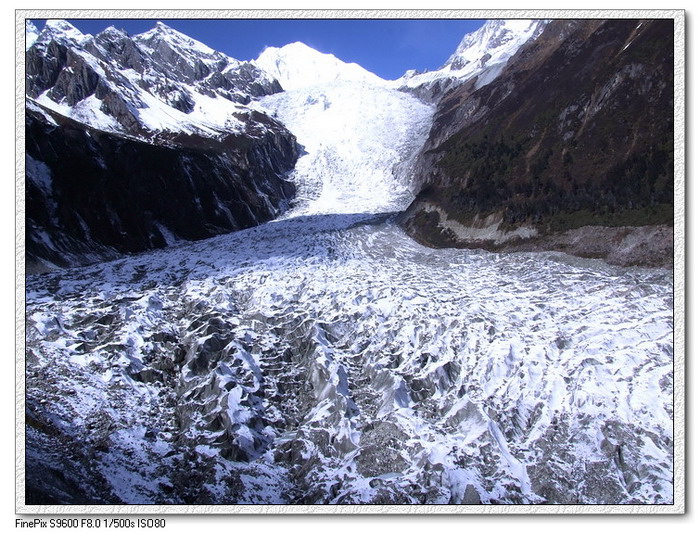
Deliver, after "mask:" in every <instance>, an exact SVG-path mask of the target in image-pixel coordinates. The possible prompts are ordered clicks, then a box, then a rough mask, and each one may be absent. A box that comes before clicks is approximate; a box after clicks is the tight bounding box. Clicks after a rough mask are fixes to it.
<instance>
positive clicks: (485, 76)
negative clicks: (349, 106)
mask: <svg viewBox="0 0 700 533" xmlns="http://www.w3.org/2000/svg"><path fill="white" fill-rule="evenodd" d="M547 22H548V21H546V20H489V21H487V22H486V24H484V25H483V26H482V27H481V28H479V29H478V30H476V31H474V32H472V33H469V34H467V35H465V36H464V38H463V39H462V42H461V43H460V44H459V46H458V47H457V50H455V52H454V53H453V54H452V55H451V56H450V57H449V58H448V60H447V61H446V62H445V64H444V65H443V66H442V67H440V68H439V69H437V70H434V71H429V72H422V73H420V72H417V71H415V70H409V71H408V72H406V74H404V75H403V76H402V77H401V78H399V79H398V80H396V81H394V86H396V87H398V88H401V89H403V90H408V91H412V92H414V93H416V94H419V95H420V96H422V97H424V98H426V99H428V100H435V99H437V98H439V97H440V96H441V95H442V94H444V93H445V92H446V91H447V90H449V89H451V88H453V87H455V86H456V85H459V84H461V83H465V82H467V81H469V80H472V79H474V80H475V82H474V86H475V88H477V89H478V88H479V87H483V86H484V85H487V84H489V83H491V82H492V81H493V80H494V79H496V78H497V77H498V75H499V74H500V73H501V72H502V71H503V69H504V68H505V66H506V64H507V62H508V60H509V59H510V58H511V57H512V56H513V55H514V54H515V53H516V52H517V51H518V50H519V49H520V48H521V47H522V46H523V45H524V44H525V43H526V42H528V41H530V40H532V39H536V38H537V37H538V36H539V35H540V34H541V33H542V30H543V29H544V27H545V25H546V24H547Z"/></svg>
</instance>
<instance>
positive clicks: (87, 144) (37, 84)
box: [26, 21, 299, 270]
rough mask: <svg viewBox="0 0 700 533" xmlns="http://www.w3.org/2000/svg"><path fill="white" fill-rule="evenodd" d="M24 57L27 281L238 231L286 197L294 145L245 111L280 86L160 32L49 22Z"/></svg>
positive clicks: (272, 123) (274, 211) (31, 34)
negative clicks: (55, 270) (92, 31)
mask: <svg viewBox="0 0 700 533" xmlns="http://www.w3.org/2000/svg"><path fill="white" fill-rule="evenodd" d="M27 45H28V49H27V54H26V94H27V113H26V116H27V123H26V132H27V137H26V149H27V164H26V168H27V174H26V184H27V224H26V228H27V232H26V246H27V266H28V268H29V269H30V270H31V269H43V268H50V267H52V266H56V265H58V266H68V265H74V264H80V263H84V262H90V261H95V260H99V259H100V258H102V259H104V258H109V257H114V256H116V255H117V254H120V253H124V252H138V251H142V250H146V249H150V248H154V247H161V246H164V245H166V244H167V243H169V242H173V241H177V240H180V239H197V238H204V237H208V236H212V235H216V234H219V233H224V232H227V231H232V230H236V229H240V228H243V227H249V226H251V225H255V224H258V223H260V222H262V221H265V220H269V219H271V218H272V217H274V216H276V215H278V214H279V213H280V212H281V211H282V210H284V209H285V206H286V204H287V202H288V201H289V199H290V198H291V197H292V196H293V193H294V188H293V186H292V185H291V184H290V183H289V182H288V181H287V180H286V174H287V172H289V171H290V170H291V169H292V168H293V167H294V164H295V162H296V158H297V157H298V153H299V148H298V146H297V144H296V139H295V138H294V136H293V135H292V134H290V133H289V132H288V131H287V130H286V129H285V128H284V126H282V124H280V123H279V122H278V121H276V120H274V119H272V118H271V117H269V116H267V115H265V114H264V113H261V112H260V111H256V110H253V109H251V108H250V106H249V105H248V104H250V103H251V101H252V100H253V99H255V98H257V97H260V96H263V95H266V94H272V93H275V92H278V91H280V90H281V87H280V85H279V83H278V82H277V81H276V80H274V79H273V78H271V77H270V76H269V75H267V74H266V73H264V72H263V71H261V70H260V69H259V68H257V67H256V66H254V65H253V64H252V63H249V62H240V61H237V60H235V59H232V58H230V57H227V56H225V55H224V54H222V53H220V52H216V51H214V50H212V49H210V48H208V47H206V46H205V45H203V44H201V43H199V42H197V41H194V40H193V39H191V38H189V37H187V36H185V35H183V34H181V33H179V32H177V31H175V30H173V29H172V28H169V27H168V26H166V25H164V24H162V23H158V24H157V25H156V27H155V28H154V29H153V30H150V31H148V32H146V33H143V34H140V35H136V36H133V37H130V36H128V35H127V34H126V33H124V32H122V31H119V30H116V29H114V28H108V29H106V30H104V31H103V32H101V33H100V34H98V35H96V36H94V37H93V36H91V35H83V34H82V33H80V32H79V31H78V30H77V29H76V28H74V27H73V26H72V25H70V24H69V23H67V22H65V21H48V22H47V24H46V27H45V28H44V29H43V30H42V31H41V32H40V33H38V34H37V32H36V29H35V28H34V29H32V27H28V32H27ZM166 190H167V194H164V192H163V191H166Z"/></svg>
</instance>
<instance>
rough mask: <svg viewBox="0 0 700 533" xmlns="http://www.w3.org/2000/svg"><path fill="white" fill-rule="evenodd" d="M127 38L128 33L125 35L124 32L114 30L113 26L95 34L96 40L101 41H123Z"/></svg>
mask: <svg viewBox="0 0 700 533" xmlns="http://www.w3.org/2000/svg"><path fill="white" fill-rule="evenodd" d="M128 36H129V34H128V33H126V32H125V31H124V30H120V29H118V28H116V27H115V26H108V27H106V28H105V29H104V30H102V31H101V32H100V33H98V34H97V38H103V39H123V38H125V37H128Z"/></svg>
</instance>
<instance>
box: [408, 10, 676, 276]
mask: <svg viewBox="0 0 700 533" xmlns="http://www.w3.org/2000/svg"><path fill="white" fill-rule="evenodd" d="M672 106H673V23H672V21H667V20H653V21H652V20H607V21H603V20H597V21H591V20H589V21H571V20H558V21H553V22H551V23H550V24H548V25H547V26H546V27H545V29H544V30H543V32H542V34H541V35H540V36H539V37H538V38H537V39H534V40H531V41H530V42H529V43H528V44H527V45H525V46H523V47H522V48H521V49H520V50H519V51H518V53H517V54H516V55H515V56H513V57H512V58H511V60H510V61H509V63H508V66H507V67H506V68H505V70H504V71H503V72H502V74H501V75H500V76H499V77H498V78H497V79H495V80H494V81H492V82H491V83H490V84H488V85H486V86H483V87H477V86H475V85H474V84H463V85H461V86H460V87H458V88H456V89H454V90H453V91H451V92H448V93H447V94H445V95H444V97H443V98H442V99H441V100H440V102H439V104H438V107H437V112H436V115H435V119H434V124H433V128H432V130H431V133H430V136H429V139H428V142H427V143H426V145H425V147H424V150H423V154H422V156H421V157H420V159H419V164H418V167H417V170H416V172H417V174H418V175H419V182H418V183H417V185H416V190H417V191H419V192H420V194H419V195H418V197H417V199H416V201H415V202H414V204H413V205H412V206H411V208H410V209H409V212H408V213H407V215H406V219H405V225H406V227H407V228H408V231H409V232H410V233H411V234H412V235H414V236H416V237H417V238H418V239H420V240H421V241H423V242H426V243H431V244H433V245H456V246H486V247H491V248H497V249H512V248H514V247H515V246H517V247H520V248H523V247H529V249H541V248H548V247H554V248H555V249H561V250H564V251H570V252H575V253H583V254H590V255H594V256H602V257H606V256H609V255H610V254H613V255H615V254H616V253H617V252H618V251H619V247H618V246H617V244H618V243H619V241H622V240H624V239H625V238H626V237H627V236H628V235H629V234H630V232H635V231H637V230H632V229H631V228H630V227H634V226H646V225H662V226H664V225H665V226H666V227H667V229H666V230H659V231H661V232H662V234H663V238H662V239H656V242H655V243H654V242H652V241H649V240H648V239H645V238H644V234H648V233H650V232H649V231H641V234H640V235H639V239H635V238H633V239H632V241H635V240H638V241H639V242H641V243H642V246H647V247H648V246H652V247H654V246H655V248H654V249H653V250H652V253H651V254H650V255H651V256H653V257H654V258H653V259H652V262H651V263H650V264H667V265H668V264H670V261H671V256H672V231H671V229H670V227H669V226H670V225H671V223H672V216H673V208H672V202H673V111H672V110H673V107H672ZM584 226H607V227H619V228H621V229H620V230H619V231H617V232H614V233H613V234H612V235H611V237H610V239H609V242H608V243H607V244H608V245H607V246H603V247H602V249H600V248H601V247H600V246H598V247H596V246H587V247H586V246H583V247H577V246H575V245H574V244H573V243H574V241H579V242H581V241H585V240H586V238H587V237H586V232H587V231H588V230H581V229H580V228H582V227H584ZM567 232H572V233H567ZM637 232H638V231H637ZM588 233H590V231H588ZM638 233H639V232H638ZM565 234H566V235H568V237H565V236H564V235H565ZM557 235H558V237H557ZM588 240H589V241H591V240H595V238H593V239H591V238H588ZM523 241H527V243H525V242H523ZM632 241H629V242H632ZM514 243H517V245H516V244H514ZM596 248H598V249H596ZM632 248H634V246H632ZM637 252H638V250H637ZM637 252H634V251H631V253H630V254H628V256H625V257H623V256H619V254H618V256H619V258H618V260H619V261H620V262H622V263H623V264H625V263H630V262H633V263H637V264H645V260H644V257H643V255H644V254H640V253H637ZM623 255H624V254H623Z"/></svg>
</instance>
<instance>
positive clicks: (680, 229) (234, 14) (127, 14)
mask: <svg viewBox="0 0 700 533" xmlns="http://www.w3.org/2000/svg"><path fill="white" fill-rule="evenodd" d="M28 18H34V19H46V18H124V19H127V18H147V19H156V18H171V19H173V18H212V19H216V18H239V19H265V18H297V19H311V18H315V19H332V18H354V19H373V18H378V19H379V18H383V19H402V18H423V19H432V18H434V19H437V18H464V19H469V18H472V19H489V18H534V19H537V18H542V19H557V18H559V19H562V18H566V19H586V18H588V19H613V18H646V19H659V18H666V19H673V21H674V141H675V147H674V267H673V280H674V281H673V294H674V313H673V320H674V331H673V333H674V334H673V354H674V362H673V372H674V388H673V390H674V399H673V405H674V417H673V418H674V421H673V435H674V436H673V438H674V445H673V446H674V447H673V457H674V476H673V501H674V503H673V504H672V505H651V504H650V505H549V506H541V505H497V506H491V505H476V506H474V505H469V506H462V505H192V506H184V505H26V504H25V503H24V489H25V483H24V479H25V477H24V473H25V468H24V467H25V465H24V451H25V449H24V430H25V427H24V411H25V383H24V378H25V316H24V315H25V303H26V302H25V292H24V289H25V261H24V254H25V245H24V243H25V240H24V235H25V233H24V231H25V227H24V221H25V217H24V215H25V203H24V190H25V189H24V160H25V159H24V155H25V153H24V152H25V144H24V140H25V129H24V128H25V122H24V109H25V100H24V94H25V64H24V54H25V48H24V39H25V23H24V21H25V19H28ZM15 39H16V40H15V46H16V47H15V66H16V69H15V78H16V79H15V81H16V83H15V119H16V122H15V129H16V132H17V137H16V144H15V158H16V159H15V200H16V211H15V252H16V258H15V288H16V292H15V298H16V300H15V302H16V305H15V351H16V357H15V475H16V480H17V481H16V487H15V512H16V513H18V514H40V515H45V514H72V515H76V514H91V515H93V514H94V515H107V514H109V515H113V514H119V515H158V514H177V515H201V514H230V515H234V514H246V515H256V514H309V515H311V514H316V515H338V514H341V515H342V514H363V515H364V514H373V515H376V514H387V515H388V514H418V515H423V514H435V515H438V514H440V515H456V514H510V515H513V514H532V515H535V514H579V515H582V514H621V515H629V514H656V515H666V514H682V513H685V498H686V494H685V485H686V477H685V467H686V464H685V444H686V443H685V437H686V420H685V380H686V378H685V369H686V366H685V355H686V354H685V349H686V347H685V328H686V324H685V257H686V256H685V201H686V199H685V128H686V123H685V11H683V10H656V9H653V10H649V9H643V10H566V11H565V10H552V9H545V10H530V9H523V10H483V9H482V10H458V9H440V10H422V9H405V10H387V9H367V10H351V9H342V10H322V9H308V10H301V9H269V10H217V9H208V10H181V9H172V10H164V9H143V10H115V9H110V10H93V9H78V10H66V9H35V10H16V11H15Z"/></svg>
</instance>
